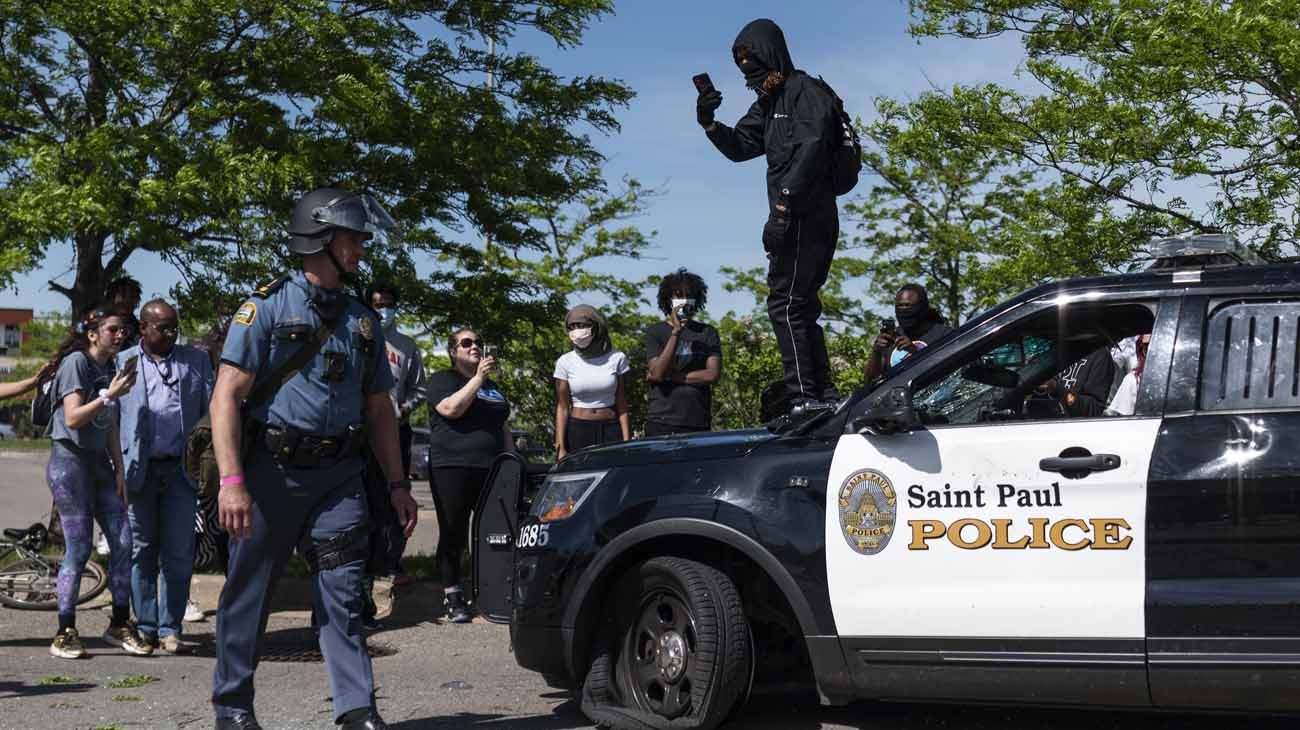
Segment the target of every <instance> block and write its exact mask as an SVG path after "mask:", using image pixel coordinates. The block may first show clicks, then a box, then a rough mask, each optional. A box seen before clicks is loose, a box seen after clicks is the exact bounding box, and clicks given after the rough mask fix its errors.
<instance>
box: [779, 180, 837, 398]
mask: <svg viewBox="0 0 1300 730" xmlns="http://www.w3.org/2000/svg"><path fill="white" fill-rule="evenodd" d="M790 226H791V228H792V234H791V239H792V240H791V242H790V243H789V244H788V245H786V246H784V247H782V248H781V249H780V250H773V251H768V252H767V286H768V294H767V316H768V317H769V318H770V319H771V320H772V329H773V330H774V331H775V332H776V344H777V347H778V348H780V350H781V365H782V367H783V368H784V370H785V386H786V390H787V391H788V392H789V394H790V398H791V399H792V400H793V401H799V400H806V399H809V398H816V399H833V398H836V397H838V396H837V394H836V392H835V386H834V385H833V384H832V382H831V375H830V359H829V358H828V357H827V355H826V335H825V334H824V333H823V332H822V328H821V325H819V324H817V318H818V317H820V316H821V314H822V302H821V299H820V298H819V297H818V292H819V291H820V290H821V288H822V285H823V284H825V283H826V276H827V274H829V273H830V270H831V258H832V257H834V256H835V244H836V241H837V240H838V239H839V235H840V222H839V214H838V212H837V211H836V209H835V201H834V200H830V201H829V203H828V204H823V205H821V206H819V207H817V208H815V209H814V210H812V211H810V212H808V213H807V214H805V215H802V216H800V217H798V218H794V219H793V220H791V222H790Z"/></svg>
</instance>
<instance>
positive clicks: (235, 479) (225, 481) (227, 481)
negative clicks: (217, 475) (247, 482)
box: [221, 474, 244, 487]
mask: <svg viewBox="0 0 1300 730" xmlns="http://www.w3.org/2000/svg"><path fill="white" fill-rule="evenodd" d="M243 483H244V475H243V474H231V475H230V476H228V477H221V486H223V487H229V486H231V485H232V484H243Z"/></svg>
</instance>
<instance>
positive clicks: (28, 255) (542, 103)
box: [0, 0, 631, 318]
mask: <svg viewBox="0 0 1300 730" xmlns="http://www.w3.org/2000/svg"><path fill="white" fill-rule="evenodd" d="M611 7H612V3H611V1H610V0H535V1H523V0H498V1H496V2H482V1H480V0H447V1H445V2H436V3H429V2H418V1H417V0H388V1H384V2H369V1H362V0H237V1H236V0H195V1H194V2H185V3H176V2H165V1H163V0H103V1H102V2H93V3H86V2H80V1H75V2H74V1H72V0H41V1H40V2H37V1H36V0H0V240H4V241H5V248H4V251H3V253H0V285H11V284H12V282H13V277H14V276H15V275H16V274H17V273H21V272H24V271H29V270H31V269H33V268H35V267H36V266H37V265H39V263H40V261H41V260H42V258H43V257H44V256H46V255H47V254H48V253H49V252H50V250H51V248H52V247H58V248H63V247H70V248H71V251H72V254H73V255H72V257H71V258H72V260H73V261H74V265H75V269H76V278H75V281H74V283H73V284H72V285H71V286H69V287H63V286H60V285H58V284H54V283H51V288H53V289H55V290H58V291H60V292H62V293H64V294H65V295H67V296H68V298H69V300H70V303H71V309H72V311H73V312H74V313H76V312H80V311H82V310H84V309H85V308H86V307H87V306H89V305H90V304H92V303H93V302H95V301H96V300H97V299H99V297H100V295H101V293H102V290H103V286H104V284H105V282H106V281H107V280H109V279H111V278H112V277H113V276H115V275H116V274H118V273H119V272H120V271H122V270H123V269H124V268H126V267H127V265H128V262H129V260H130V258H131V256H132V255H133V254H134V253H135V252H137V251H140V250H150V251H156V252H157V253H158V254H159V255H160V256H162V257H163V259H164V260H166V261H168V262H169V263H171V264H173V265H174V266H176V268H177V269H178V270H179V271H180V272H181V273H182V275H183V277H184V283H183V284H182V285H181V286H180V287H179V289H178V291H176V292H174V295H175V296H176V297H177V298H178V299H180V300H181V303H182V304H183V305H187V306H186V309H187V310H188V311H189V312H190V314H191V316H196V317H200V318H204V314H205V313H206V312H207V311H209V310H211V308H212V306H213V305H212V302H213V301H216V299H217V297H216V295H218V294H221V293H223V292H227V291H231V290H247V289H248V288H249V287H250V286H251V285H253V284H254V283H255V282H257V281H259V280H264V279H266V278H268V277H269V276H270V275H271V274H272V273H275V272H277V271H279V270H282V269H284V268H286V266H287V263H286V262H285V261H284V260H282V257H283V255H284V254H283V246H282V242H283V238H284V233H283V228H284V221H285V220H286V218H287V214H288V210H289V208H290V207H291V205H292V203H293V201H294V199H295V198H296V197H297V196H298V195H300V194H301V193H302V192H304V191H305V190H308V189H311V188H313V187H316V186H318V185H322V184H330V183H337V184H341V185H343V186H347V187H352V188H366V189H370V190H373V191H375V192H376V193H378V194H379V196H380V197H381V198H383V199H384V200H386V201H388V202H389V203H391V204H392V206H391V207H392V209H393V212H394V214H395V217H396V218H398V219H399V220H400V221H403V222H404V224H405V225H404V228H403V230H402V232H401V233H402V236H401V241H400V243H396V242H394V243H391V244H390V245H389V246H388V247H387V248H381V250H380V254H381V256H380V258H387V259H389V260H391V261H393V266H394V267H396V268H397V269H398V270H401V271H404V272H407V273H408V274H409V275H410V277H411V279H412V280H413V279H414V261H415V260H417V258H420V257H421V255H422V254H424V255H430V256H434V257H437V256H444V255H445V256H447V257H449V258H450V259H453V260H454V259H455V258H457V257H458V256H461V255H467V256H468V255H470V251H469V248H470V247H468V246H466V245H465V244H463V243H455V242H453V240H452V238H454V237H455V236H457V235H458V234H460V233H463V232H464V231H465V230H467V229H469V230H473V231H475V232H479V233H483V234H486V235H488V236H490V238H491V240H492V241H493V242H494V244H495V245H496V246H499V247H501V248H503V249H506V250H525V249H530V248H544V247H545V246H546V237H547V231H546V230H544V229H543V228H541V227H540V226H539V225H538V221H537V220H536V219H535V218H533V217H532V214H533V212H534V206H537V205H543V206H544V205H561V206H563V205H567V204H572V203H574V202H575V201H577V200H578V199H579V198H580V196H582V195H585V194H588V193H592V192H599V191H600V190H601V188H602V186H603V183H602V178H601V170H600V166H601V162H602V160H601V157H600V155H599V153H598V152H597V151H596V150H595V148H594V147H593V145H592V143H591V141H590V139H589V137H588V136H587V134H586V131H587V130H594V131H597V132H607V131H610V130H613V129H615V128H616V126H617V122H616V120H615V118H614V116H613V110H614V109H615V108H617V107H619V106H621V105H624V104H625V103H626V102H627V101H628V100H629V99H630V97H631V92H630V91H629V90H628V89H627V88H626V87H625V86H623V85H622V84H620V83H618V82H615V81H610V80H607V79H602V78H598V77H579V78H574V79H567V80H566V79H562V78H560V77H558V76H556V75H555V74H554V73H553V72H551V71H550V70H549V69H547V68H546V67H545V66H544V65H543V64H542V63H541V62H540V61H539V60H538V59H537V58H535V57H533V56H530V55H528V54H524V53H517V52H511V51H510V49H509V42H510V40H511V38H512V37H513V36H514V35H515V34H516V33H517V32H520V31H537V32H540V33H542V34H545V35H546V36H549V37H550V38H551V39H552V40H553V41H554V42H555V44H556V45H557V46H559V47H561V48H563V47H568V46H572V45H574V44H576V43H578V42H579V40H580V38H581V35H582V32H583V31H584V29H585V27H586V25H587V23H589V22H590V21H591V20H593V19H595V18H597V17H599V16H600V15H602V14H604V13H607V12H609V10H610V9H611ZM486 38H491V39H494V40H495V41H496V48H497V50H498V52H497V53H495V54H489V53H487V52H486V51H485V50H484V48H483V47H484V45H485V43H484V39H486ZM489 70H490V71H491V72H492V73H493V74H494V77H495V83H494V85H493V87H492V88H491V89H488V88H484V85H483V80H484V76H485V74H486V72H488V71H489ZM471 258H472V257H471ZM453 265H454V264H453Z"/></svg>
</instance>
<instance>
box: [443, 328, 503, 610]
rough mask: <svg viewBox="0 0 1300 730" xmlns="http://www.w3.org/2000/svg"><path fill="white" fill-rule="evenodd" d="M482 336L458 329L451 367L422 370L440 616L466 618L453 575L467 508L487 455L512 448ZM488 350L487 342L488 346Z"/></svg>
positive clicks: (480, 481) (451, 350)
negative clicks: (425, 373)
mask: <svg viewBox="0 0 1300 730" xmlns="http://www.w3.org/2000/svg"><path fill="white" fill-rule="evenodd" d="M489 347H492V346H491V345H484V344H483V340H482V339H481V338H479V336H478V334H477V333H475V332H474V330H472V329H464V328H462V329H459V330H456V332H454V333H452V336H451V340H450V341H449V342H448V343H447V355H448V356H449V357H450V358H451V367H450V368H448V369H446V370H443V371H441V372H438V373H434V374H433V375H431V376H430V377H429V380H428V382H427V383H426V393H427V394H428V396H427V397H428V399H429V486H430V489H431V490H432V492H433V502H434V506H435V508H436V509H437V515H438V570H439V573H440V575H441V576H442V585H443V593H444V595H443V599H444V601H445V605H446V609H447V618H448V619H449V620H450V621H451V622H452V623H458V624H463V623H468V622H469V621H470V619H471V618H472V615H471V613H470V608H469V603H468V601H466V600H465V591H464V589H463V588H462V586H461V581H460V562H461V556H462V555H463V554H464V552H465V545H466V542H467V540H468V537H469V515H470V512H471V511H473V509H474V507H475V506H477V505H478V498H479V493H480V492H481V491H482V490H483V483H484V482H485V481H487V475H488V469H489V468H490V467H491V466H492V461H493V460H494V459H496V458H497V456H498V455H500V454H501V452H503V451H514V449H515V443H514V439H513V438H512V437H511V434H510V426H509V425H508V423H507V421H508V420H509V417H510V402H509V401H507V400H506V397H505V395H503V394H502V393H501V390H500V389H499V388H498V387H497V384H496V383H494V382H493V381H492V379H491V377H489V376H490V374H491V373H493V372H495V371H496V357H495V355H492V356H489V355H484V351H485V349H487V348H489ZM493 349H494V350H495V348H493Z"/></svg>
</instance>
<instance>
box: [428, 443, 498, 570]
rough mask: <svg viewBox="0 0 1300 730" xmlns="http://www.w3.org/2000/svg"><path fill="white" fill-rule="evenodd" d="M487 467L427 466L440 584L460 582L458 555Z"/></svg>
mask: <svg viewBox="0 0 1300 730" xmlns="http://www.w3.org/2000/svg"><path fill="white" fill-rule="evenodd" d="M487 476H488V470H487V469H484V468H482V467H472V466H439V467H434V468H432V469H430V470H429V487H430V489H431V490H432V491H433V506H434V509H435V510H437V515H438V574H439V576H440V577H441V579H442V585H443V587H446V588H450V587H451V586H458V585H460V580H461V576H460V559H461V556H462V555H464V554H465V545H466V543H467V542H468V541H469V515H470V512H472V511H474V508H475V507H477V506H478V498H479V494H480V493H481V492H482V491H483V483H484V482H486V481H487Z"/></svg>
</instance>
